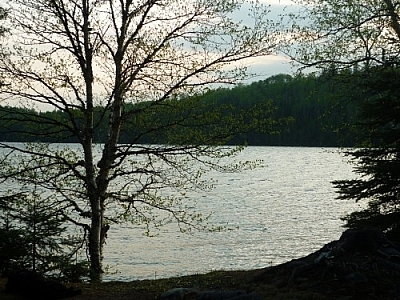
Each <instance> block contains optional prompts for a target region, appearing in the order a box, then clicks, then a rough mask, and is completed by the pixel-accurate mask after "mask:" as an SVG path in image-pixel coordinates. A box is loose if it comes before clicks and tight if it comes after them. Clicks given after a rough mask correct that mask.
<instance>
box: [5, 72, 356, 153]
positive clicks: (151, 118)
mask: <svg viewBox="0 0 400 300" xmlns="http://www.w3.org/2000/svg"><path fill="white" fill-rule="evenodd" d="M352 76H355V75H354V74H331V73H329V72H325V73H322V74H319V75H315V74H308V75H295V76H292V75H287V74H280V75H275V76H272V77H269V78H267V79H265V80H260V81H257V82H254V83H251V84H248V85H238V86H235V87H234V88H218V89H214V90H210V91H208V92H206V93H204V94H202V95H200V96H196V97H195V98H194V97H187V98H184V97H183V98H180V99H171V100H169V101H168V102H167V103H164V104H163V105H154V103H152V102H146V101H144V102H139V103H137V104H126V105H125V106H124V108H123V109H124V110H125V111H132V114H131V115H132V120H129V122H127V124H128V125H127V126H125V127H124V128H122V132H121V136H120V142H121V143H131V142H132V140H133V139H134V141H135V142H137V143H171V141H172V142H180V141H182V142H186V143H190V138H191V137H190V136H191V135H190V134H189V135H188V134H187V133H188V132H191V130H192V129H193V128H197V131H196V133H194V131H193V133H192V135H193V136H192V138H194V135H196V138H197V137H198V135H199V131H198V130H199V128H201V130H200V131H201V132H202V134H203V135H204V136H207V132H209V131H212V132H213V133H214V132H215V131H216V130H218V128H219V127H221V126H224V125H225V124H224V123H225V122H227V119H228V120H231V121H232V122H237V125H235V126H236V127H238V129H237V130H236V131H235V134H233V135H232V136H229V137H228V136H224V137H221V144H247V145H262V146H321V147H348V146H354V145H355V143H356V140H355V136H356V133H355V132H353V131H352V128H353V127H352V126H351V124H353V123H354V119H355V118H356V114H357V113H356V107H357V105H356V104H355V102H354V101H351V100H354V99H355V98H358V97H360V96H362V95H361V94H355V93H356V91H355V90H354V88H353V87H352V83H351V78H352ZM344 77H346V80H343V78H344ZM96 111H97V113H96V114H95V118H94V123H95V126H94V137H95V141H96V142H104V141H105V139H106V138H107V130H106V128H107V124H108V122H109V116H108V115H107V114H106V113H105V111H106V110H104V107H98V108H97V109H96ZM211 112H214V113H215V114H217V113H218V114H221V124H213V126H208V127H205V126H202V125H201V124H200V123H196V122H198V121H196V120H198V119H204V116H205V114H206V113H207V114H210V113H211ZM69 114H73V115H74V117H75V119H76V120H79V119H80V118H82V120H83V119H84V118H83V114H84V111H80V110H77V109H71V110H70V111H69ZM188 115H190V117H187V116H188ZM228 115H229V118H227V117H226V116H228ZM183 116H184V117H183ZM36 118H37V119H36ZM212 118H213V119H218V116H213V117H212ZM54 119H57V120H59V121H60V122H63V121H64V120H65V122H66V120H67V119H68V117H67V116H66V112H61V111H57V110H54V111H44V112H41V111H35V110H32V109H28V108H21V107H14V106H0V140H1V141H2V142H64V143H70V142H77V139H76V137H73V136H71V135H69V134H68V132H66V131H65V130H64V129H62V128H61V127H60V128H57V126H54V123H53V122H49V123H48V124H46V120H54ZM181 119H182V120H185V121H184V124H180V123H179V122H180V120H181ZM38 120H39V121H38ZM171 120H172V122H171ZM174 120H176V124H178V125H180V126H179V127H178V126H175V127H174V128H171V126H170V124H171V123H174ZM166 124H168V126H167V125H166ZM176 124H175V125H176ZM249 124H252V125H251V126H249ZM254 124H257V126H255V125H254ZM240 127H242V128H240ZM267 127H268V128H267ZM177 128H179V129H177ZM246 128H251V129H249V130H248V129H246ZM82 130H84V124H83V121H82ZM183 137H185V140H184V141H183ZM204 141H206V138H204Z"/></svg>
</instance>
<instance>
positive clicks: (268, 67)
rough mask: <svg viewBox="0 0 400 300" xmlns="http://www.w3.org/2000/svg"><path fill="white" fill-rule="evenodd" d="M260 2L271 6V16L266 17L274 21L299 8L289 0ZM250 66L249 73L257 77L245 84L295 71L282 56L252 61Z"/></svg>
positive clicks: (261, 0) (265, 0)
mask: <svg viewBox="0 0 400 300" xmlns="http://www.w3.org/2000/svg"><path fill="white" fill-rule="evenodd" d="M260 2H261V3H264V4H267V5H270V6H271V14H270V15H268V16H266V17H267V18H272V19H275V20H278V19H279V15H281V14H284V13H287V12H295V11H297V10H298V9H299V6H296V5H295V4H294V2H293V1H291V0H260ZM250 65H251V67H250V71H251V72H252V73H256V74H257V76H256V77H254V78H251V79H250V80H248V81H246V83H248V82H251V81H258V80H263V79H265V78H268V77H270V76H272V75H275V74H280V73H285V74H287V73H294V72H295V71H296V69H295V68H294V67H293V66H292V65H291V63H290V60H289V59H288V58H287V57H285V56H283V55H273V56H268V57H262V58H256V59H252V60H251V61H250Z"/></svg>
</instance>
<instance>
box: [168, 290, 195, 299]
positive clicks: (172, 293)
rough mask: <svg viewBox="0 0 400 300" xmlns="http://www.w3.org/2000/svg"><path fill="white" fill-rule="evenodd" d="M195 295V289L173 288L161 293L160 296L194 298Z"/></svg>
mask: <svg viewBox="0 0 400 300" xmlns="http://www.w3.org/2000/svg"><path fill="white" fill-rule="evenodd" d="M196 295H197V291H196V290H195V289H191V288H175V289H172V290H169V291H167V292H165V293H163V294H162V295H161V296H160V298H161V299H168V300H184V299H196ZM193 297H194V298H193Z"/></svg>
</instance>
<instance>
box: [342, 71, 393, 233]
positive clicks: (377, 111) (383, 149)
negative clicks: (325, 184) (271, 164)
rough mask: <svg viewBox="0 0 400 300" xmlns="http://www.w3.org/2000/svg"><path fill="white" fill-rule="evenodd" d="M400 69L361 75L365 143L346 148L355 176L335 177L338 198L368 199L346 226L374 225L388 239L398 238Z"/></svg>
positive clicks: (352, 215) (348, 220)
mask: <svg viewBox="0 0 400 300" xmlns="http://www.w3.org/2000/svg"><path fill="white" fill-rule="evenodd" d="M399 80H400V70H399V69H398V68H387V67H384V68H375V69H373V70H371V71H370V72H369V73H368V74H363V80H362V81H363V88H364V91H365V93H366V94H367V95H368V97H366V98H365V99H364V101H363V102H362V103H361V104H360V106H361V112H360V119H359V124H358V125H359V126H360V127H362V128H363V130H362V133H363V135H362V136H360V138H361V139H362V140H361V141H362V142H363V144H364V145H368V147H362V148H359V149H356V150H354V151H351V152H349V153H348V154H349V155H350V156H351V158H352V160H353V161H354V162H355V164H356V167H355V172H356V173H357V174H359V175H360V178H359V179H355V180H342V181H335V182H334V185H335V187H336V188H338V189H339V192H340V198H341V199H354V200H356V201H359V200H363V199H367V200H368V205H367V206H366V207H365V208H364V209H362V210H361V211H357V212H353V213H351V214H350V215H348V216H347V217H346V218H345V220H346V221H347V226H348V227H352V228H353V227H368V226H374V227H378V228H380V229H382V230H383V231H385V232H387V234H388V236H390V237H391V238H392V239H395V240H399V237H400V223H399V222H400V218H399V215H400V211H399V195H400V173H399V167H400V156H399V153H400V148H399V147H400V143H399V136H400V118H399V112H400V111H399V110H400V99H399V97H398V95H399V92H400V85H399Z"/></svg>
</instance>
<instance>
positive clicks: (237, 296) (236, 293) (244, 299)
mask: <svg viewBox="0 0 400 300" xmlns="http://www.w3.org/2000/svg"><path fill="white" fill-rule="evenodd" d="M160 299H168V300H192V299H193V300H194V299H195V300H262V297H261V296H260V295H258V294H255V293H250V294H248V293H247V291H245V290H211V291H197V290H196V289H192V288H175V289H172V290H169V291H167V292H165V293H163V294H162V295H161V296H160Z"/></svg>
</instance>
